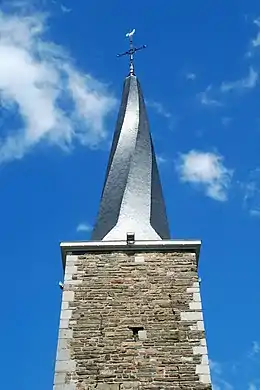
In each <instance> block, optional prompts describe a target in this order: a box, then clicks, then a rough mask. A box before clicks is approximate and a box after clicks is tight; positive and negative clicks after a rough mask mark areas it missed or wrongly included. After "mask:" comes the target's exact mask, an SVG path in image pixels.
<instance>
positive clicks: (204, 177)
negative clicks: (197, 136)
mask: <svg viewBox="0 0 260 390" xmlns="http://www.w3.org/2000/svg"><path fill="white" fill-rule="evenodd" d="M223 160H224V158H223V157H222V156H221V155H219V154H216V153H210V152H201V151H197V150H191V151H189V152H188V153H186V154H181V155H180V157H179V160H178V162H177V171H178V173H179V175H180V179H181V181H183V182H186V183H190V184H192V185H194V186H196V187H199V188H201V189H202V190H203V191H204V192H205V194H206V195H207V196H209V197H210V198H212V199H215V200H218V201H226V200H227V197H228V189H229V186H230V182H231V178H232V174H233V172H232V170H231V169H228V168H226V167H225V166H224V163H223Z"/></svg>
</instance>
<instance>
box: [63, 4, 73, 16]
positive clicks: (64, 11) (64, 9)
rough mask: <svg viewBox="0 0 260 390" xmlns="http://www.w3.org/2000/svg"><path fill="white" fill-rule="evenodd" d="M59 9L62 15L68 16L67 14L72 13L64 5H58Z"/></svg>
mask: <svg viewBox="0 0 260 390" xmlns="http://www.w3.org/2000/svg"><path fill="white" fill-rule="evenodd" d="M60 8H61V11H62V12H63V13H65V14H68V13H70V12H71V11H72V9H71V8H68V7H66V6H65V5H64V4H61V5H60Z"/></svg>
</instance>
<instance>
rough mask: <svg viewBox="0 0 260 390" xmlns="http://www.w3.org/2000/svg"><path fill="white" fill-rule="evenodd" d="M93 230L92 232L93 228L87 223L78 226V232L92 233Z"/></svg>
mask: <svg viewBox="0 0 260 390" xmlns="http://www.w3.org/2000/svg"><path fill="white" fill-rule="evenodd" d="M91 230H92V226H91V225H89V224H88V223H85V222H83V223H80V224H79V225H78V226H77V232H90V231H91Z"/></svg>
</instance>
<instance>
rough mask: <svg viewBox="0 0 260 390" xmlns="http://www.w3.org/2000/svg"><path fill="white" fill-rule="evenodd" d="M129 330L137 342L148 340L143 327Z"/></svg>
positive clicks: (132, 327)
mask: <svg viewBox="0 0 260 390" xmlns="http://www.w3.org/2000/svg"><path fill="white" fill-rule="evenodd" d="M129 329H131V331H132V332H133V338H134V340H135V341H137V340H143V339H146V331H145V330H144V327H143V326H129Z"/></svg>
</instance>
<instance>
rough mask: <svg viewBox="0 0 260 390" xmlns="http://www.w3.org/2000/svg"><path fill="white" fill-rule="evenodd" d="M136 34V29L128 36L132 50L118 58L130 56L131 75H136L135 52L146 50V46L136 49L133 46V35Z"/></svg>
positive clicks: (119, 55)
mask: <svg viewBox="0 0 260 390" xmlns="http://www.w3.org/2000/svg"><path fill="white" fill-rule="evenodd" d="M134 33H135V29H133V30H132V31H131V32H129V33H127V34H126V37H127V38H129V41H130V49H129V50H128V51H125V52H124V53H121V54H118V55H117V57H122V56H126V55H129V59H130V73H129V74H130V75H134V54H135V52H137V51H139V50H142V49H145V48H146V45H143V46H140V47H134V45H133V35H134Z"/></svg>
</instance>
